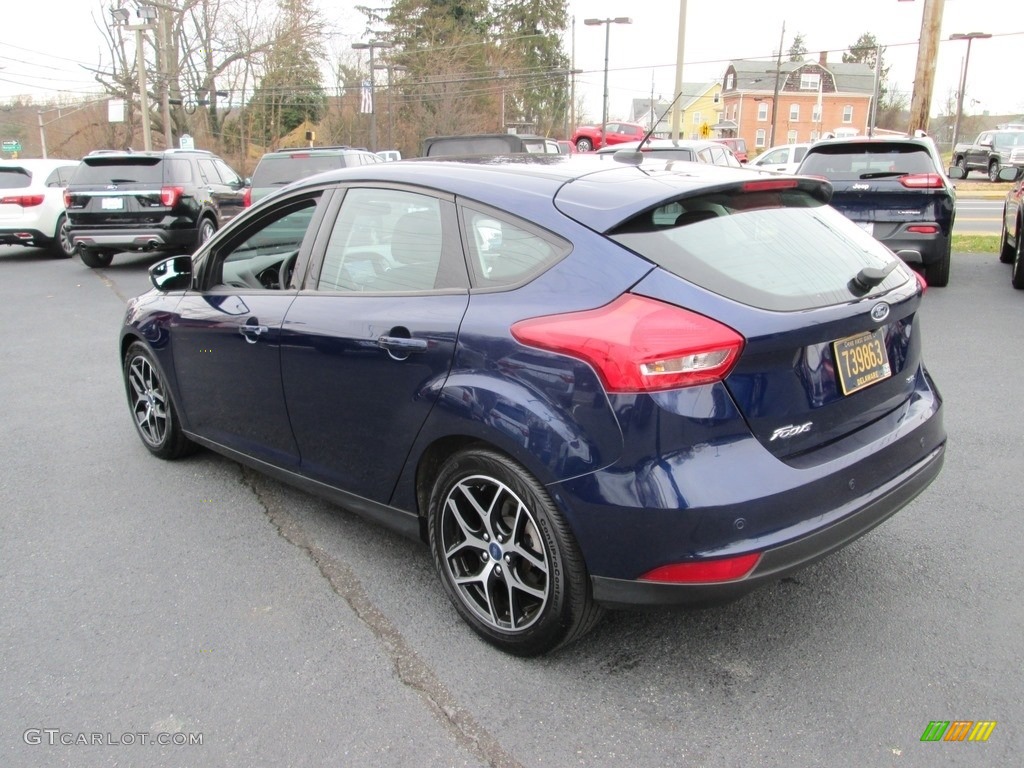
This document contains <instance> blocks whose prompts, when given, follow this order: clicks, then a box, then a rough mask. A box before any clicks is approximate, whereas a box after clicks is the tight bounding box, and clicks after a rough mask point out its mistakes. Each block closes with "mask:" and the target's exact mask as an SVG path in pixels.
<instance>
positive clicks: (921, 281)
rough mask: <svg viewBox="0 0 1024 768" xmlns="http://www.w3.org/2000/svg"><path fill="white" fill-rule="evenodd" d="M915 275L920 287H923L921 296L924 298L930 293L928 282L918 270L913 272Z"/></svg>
mask: <svg viewBox="0 0 1024 768" xmlns="http://www.w3.org/2000/svg"><path fill="white" fill-rule="evenodd" d="M911 271H912V272H913V273H914V277H916V278H917V283H918V285H920V286H921V295H922V296H924V295H925V293H926V292H927V291H928V281H927V280H925V279H924V275H922V274H921V273H920V272H918V271H917V270H916V269H915V270H911Z"/></svg>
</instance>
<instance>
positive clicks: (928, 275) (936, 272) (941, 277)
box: [922, 242, 953, 288]
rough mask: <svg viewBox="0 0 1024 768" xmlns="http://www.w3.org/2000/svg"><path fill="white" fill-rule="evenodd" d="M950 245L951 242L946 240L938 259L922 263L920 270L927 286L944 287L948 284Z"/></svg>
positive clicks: (951, 245)
mask: <svg viewBox="0 0 1024 768" xmlns="http://www.w3.org/2000/svg"><path fill="white" fill-rule="evenodd" d="M952 247H953V244H952V243H951V242H947V243H946V248H945V250H944V251H943V253H942V256H941V257H940V258H939V260H938V261H936V262H933V263H932V264H925V265H924V268H923V269H922V272H923V273H924V279H925V282H927V283H928V287H929V288H932V287H934V288H945V287H946V286H947V285H949V261H950V251H951V250H952Z"/></svg>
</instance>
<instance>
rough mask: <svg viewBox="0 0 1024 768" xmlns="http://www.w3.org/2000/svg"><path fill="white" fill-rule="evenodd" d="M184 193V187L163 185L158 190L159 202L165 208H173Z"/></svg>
mask: <svg viewBox="0 0 1024 768" xmlns="http://www.w3.org/2000/svg"><path fill="white" fill-rule="evenodd" d="M184 194H185V188H184V187H163V188H161V190H160V204H161V205H163V206H165V207H167V208H173V207H174V206H176V205H177V204H178V201H179V200H181V196H182V195H184Z"/></svg>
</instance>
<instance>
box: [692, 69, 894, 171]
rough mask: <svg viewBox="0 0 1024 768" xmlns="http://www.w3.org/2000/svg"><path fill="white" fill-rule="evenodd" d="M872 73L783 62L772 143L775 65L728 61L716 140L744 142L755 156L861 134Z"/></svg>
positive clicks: (868, 117)
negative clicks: (778, 148) (733, 138)
mask: <svg viewBox="0 0 1024 768" xmlns="http://www.w3.org/2000/svg"><path fill="white" fill-rule="evenodd" d="M874 89H875V72H874V69H872V68H871V67H869V66H868V65H867V64H861V63H855V64H841V63H835V62H833V63H829V62H828V61H827V58H826V55H825V54H824V53H823V54H821V56H820V57H819V59H818V61H783V62H782V63H781V66H780V68H779V96H778V106H777V110H776V115H775V136H774V141H773V140H772V101H773V99H774V96H775V66H774V64H773V63H772V62H768V61H764V60H761V61H751V60H744V59H740V60H736V61H733V62H730V64H729V66H728V67H727V68H726V70H725V76H724V77H723V79H722V97H721V102H722V103H721V114H720V115H719V120H718V122H717V123H716V124H715V125H714V126H712V127H713V128H714V130H715V132H716V135H717V136H722V137H725V136H739V137H742V138H744V139H746V142H747V146H748V147H750V148H751V149H752V150H753V151H754V152H758V151H760V150H763V149H766V148H767V147H769V146H777V145H779V144H796V143H799V142H809V141H816V140H817V139H819V138H821V137H822V136H824V135H827V134H832V135H835V136H856V135H859V134H866V133H867V132H868V126H869V124H870V122H871V97H872V95H873V93H874Z"/></svg>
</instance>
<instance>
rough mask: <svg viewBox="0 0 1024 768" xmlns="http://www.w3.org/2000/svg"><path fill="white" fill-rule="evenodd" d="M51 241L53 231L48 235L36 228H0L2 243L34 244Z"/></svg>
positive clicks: (0, 242) (0, 241) (0, 240)
mask: <svg viewBox="0 0 1024 768" xmlns="http://www.w3.org/2000/svg"><path fill="white" fill-rule="evenodd" d="M51 242H53V233H50V234H49V235H47V234H44V233H43V232H40V231H39V230H38V229H32V228H25V227H18V228H9V227H3V228H0V244H2V245H36V244H48V243H51Z"/></svg>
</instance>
